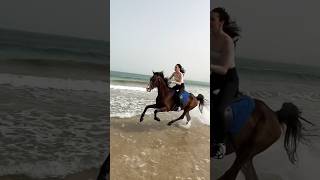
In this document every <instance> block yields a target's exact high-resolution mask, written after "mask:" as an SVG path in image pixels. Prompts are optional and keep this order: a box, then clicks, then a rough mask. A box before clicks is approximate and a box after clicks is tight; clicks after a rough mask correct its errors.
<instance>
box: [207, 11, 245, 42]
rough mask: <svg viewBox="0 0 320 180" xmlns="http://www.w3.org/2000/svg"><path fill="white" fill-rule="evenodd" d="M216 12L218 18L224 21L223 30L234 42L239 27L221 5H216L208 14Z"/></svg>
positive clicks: (236, 39) (236, 38) (238, 35)
mask: <svg viewBox="0 0 320 180" xmlns="http://www.w3.org/2000/svg"><path fill="white" fill-rule="evenodd" d="M212 13H218V14H219V20H220V21H224V23H223V32H225V33H226V34H228V35H229V36H230V37H231V38H232V39H233V42H234V44H235V45H236V42H237V41H238V40H239V37H240V31H241V29H240V28H239V26H238V25H237V23H236V22H235V21H232V20H231V18H230V16H229V14H228V13H227V11H226V10H225V9H224V8H222V7H217V8H214V9H213V10H211V12H210V14H212Z"/></svg>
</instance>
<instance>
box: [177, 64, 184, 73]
mask: <svg viewBox="0 0 320 180" xmlns="http://www.w3.org/2000/svg"><path fill="white" fill-rule="evenodd" d="M176 66H178V67H179V69H180V72H181V73H182V74H183V75H184V73H186V71H185V70H184V68H183V67H182V66H181V64H176Z"/></svg>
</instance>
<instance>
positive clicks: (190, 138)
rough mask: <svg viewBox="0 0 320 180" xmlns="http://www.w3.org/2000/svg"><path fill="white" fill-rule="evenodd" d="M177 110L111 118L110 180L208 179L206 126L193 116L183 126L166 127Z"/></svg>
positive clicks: (208, 132)
mask: <svg viewBox="0 0 320 180" xmlns="http://www.w3.org/2000/svg"><path fill="white" fill-rule="evenodd" d="M178 115H179V114H178V113H159V118H160V119H161V121H160V122H158V121H155V120H153V118H152V117H151V116H145V119H144V121H143V122H141V123H140V122H139V117H137V116H136V117H131V118H111V128H110V129H111V132H110V136H111V138H110V139H111V142H110V152H111V174H110V177H111V179H112V180H122V179H124V180H128V179H130V180H134V179H139V180H144V179H145V180H150V179H159V180H163V179H185V180H187V179H190V180H191V179H195V180H204V179H206V180H209V179H210V154H209V153H210V149H209V143H210V129H209V126H207V125H204V124H202V123H200V122H198V121H197V120H195V119H193V121H192V123H191V124H192V125H191V126H190V127H189V128H188V129H187V128H184V127H181V126H179V125H178V124H179V123H178V122H177V123H175V124H173V125H172V126H168V125H167V123H168V122H169V120H171V119H173V118H176V117H178Z"/></svg>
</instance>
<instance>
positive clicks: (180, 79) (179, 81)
mask: <svg viewBox="0 0 320 180" xmlns="http://www.w3.org/2000/svg"><path fill="white" fill-rule="evenodd" d="M182 76H183V75H182V73H180V77H178V81H172V82H174V83H175V84H178V85H181V84H182Z"/></svg>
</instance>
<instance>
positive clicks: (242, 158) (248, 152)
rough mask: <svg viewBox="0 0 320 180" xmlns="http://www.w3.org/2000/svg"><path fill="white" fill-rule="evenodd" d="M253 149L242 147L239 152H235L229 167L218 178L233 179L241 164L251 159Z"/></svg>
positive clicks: (222, 179)
mask: <svg viewBox="0 0 320 180" xmlns="http://www.w3.org/2000/svg"><path fill="white" fill-rule="evenodd" d="M252 157H253V149H252V148H250V147H246V148H242V149H241V150H240V151H239V153H237V156H236V159H235V161H234V162H233V164H232V166H231V168H229V169H228V170H227V172H225V173H224V174H223V176H222V177H220V178H219V179H218V180H235V179H236V178H237V175H238V173H239V171H240V169H241V168H242V167H243V165H244V164H245V163H246V162H247V161H249V160H250V159H252Z"/></svg>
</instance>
